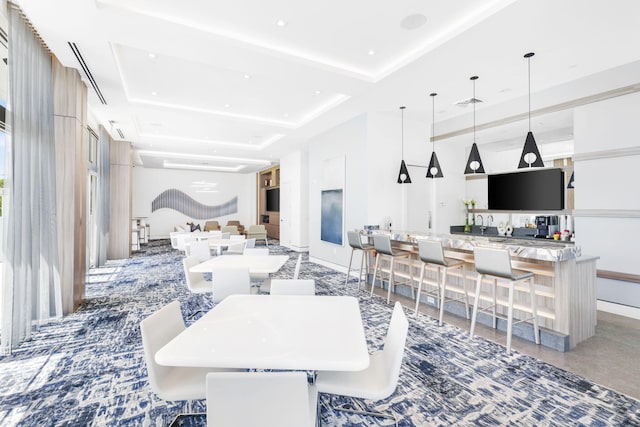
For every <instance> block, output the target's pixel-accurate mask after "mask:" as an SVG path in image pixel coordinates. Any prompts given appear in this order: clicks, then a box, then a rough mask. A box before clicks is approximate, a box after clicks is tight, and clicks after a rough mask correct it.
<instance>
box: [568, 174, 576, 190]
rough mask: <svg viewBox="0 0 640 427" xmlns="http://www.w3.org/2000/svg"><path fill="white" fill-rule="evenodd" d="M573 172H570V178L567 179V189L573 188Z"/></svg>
mask: <svg viewBox="0 0 640 427" xmlns="http://www.w3.org/2000/svg"><path fill="white" fill-rule="evenodd" d="M574 173H575V172H571V178H569V183H568V184H567V188H574V187H573V174H574Z"/></svg>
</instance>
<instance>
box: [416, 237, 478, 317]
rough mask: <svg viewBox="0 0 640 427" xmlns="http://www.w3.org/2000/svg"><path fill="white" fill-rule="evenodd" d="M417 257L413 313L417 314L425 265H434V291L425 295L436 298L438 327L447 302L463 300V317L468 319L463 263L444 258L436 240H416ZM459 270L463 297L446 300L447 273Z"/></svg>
mask: <svg viewBox="0 0 640 427" xmlns="http://www.w3.org/2000/svg"><path fill="white" fill-rule="evenodd" d="M418 256H419V258H420V261H421V262H422V268H421V271H420V282H419V283H418V293H417V295H416V309H415V313H418V306H419V305H420V293H421V292H422V285H423V283H424V270H425V269H426V267H427V265H429V264H431V265H435V266H436V271H437V279H436V289H435V290H432V291H428V292H426V293H427V294H430V295H434V292H435V296H436V297H437V298H438V300H439V303H440V306H439V307H440V318H439V325H440V326H442V317H443V316H444V304H445V302H446V301H447V300H449V301H459V300H464V308H465V316H466V317H467V319H468V318H469V292H468V291H467V280H466V278H467V269H466V268H465V262H464V261H462V260H458V259H454V258H445V256H444V250H443V249H442V242H440V241H436V240H418ZM455 268H459V269H460V270H461V273H462V289H463V292H462V294H463V295H464V296H462V297H460V298H447V297H446V295H447V273H448V272H449V270H451V269H455ZM448 291H449V292H456V293H460V291H459V290H458V289H448Z"/></svg>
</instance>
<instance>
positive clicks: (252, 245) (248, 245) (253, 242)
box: [244, 239, 256, 249]
mask: <svg viewBox="0 0 640 427" xmlns="http://www.w3.org/2000/svg"><path fill="white" fill-rule="evenodd" d="M255 247H256V239H247V243H246V244H245V245H244V248H245V249H252V248H255Z"/></svg>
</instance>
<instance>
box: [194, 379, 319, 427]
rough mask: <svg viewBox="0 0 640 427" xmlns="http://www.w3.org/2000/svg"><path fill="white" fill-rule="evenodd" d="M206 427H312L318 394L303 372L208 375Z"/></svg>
mask: <svg viewBox="0 0 640 427" xmlns="http://www.w3.org/2000/svg"><path fill="white" fill-rule="evenodd" d="M206 382H207V426H208V427H218V426H233V427H256V426H270V427H273V426H277V427H312V426H315V425H316V419H317V406H318V391H317V389H316V387H315V386H313V385H310V384H309V382H308V381H307V374H306V373H305V372H301V371H285V372H214V373H210V374H207V377H206Z"/></svg>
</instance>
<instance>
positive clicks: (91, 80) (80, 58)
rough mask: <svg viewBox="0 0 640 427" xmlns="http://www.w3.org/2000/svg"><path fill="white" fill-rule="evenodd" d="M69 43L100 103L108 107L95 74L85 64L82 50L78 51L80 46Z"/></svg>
mask: <svg viewBox="0 0 640 427" xmlns="http://www.w3.org/2000/svg"><path fill="white" fill-rule="evenodd" d="M67 43H68V44H69V47H70V48H71V51H72V52H73V54H74V55H75V56H76V59H77V60H78V63H79V64H80V67H81V68H82V71H84V74H85V75H86V76H87V79H88V80H89V83H91V87H93V90H94V91H95V92H96V95H97V96H98V99H99V100H100V102H102V104H103V105H107V101H106V100H105V99H104V96H102V92H101V91H100V88H99V87H98V83H96V81H95V79H94V78H93V74H91V70H90V69H89V66H88V65H87V63H86V62H85V60H84V58H83V56H82V54H81V53H80V49H78V46H77V45H76V44H75V43H73V42H67Z"/></svg>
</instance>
